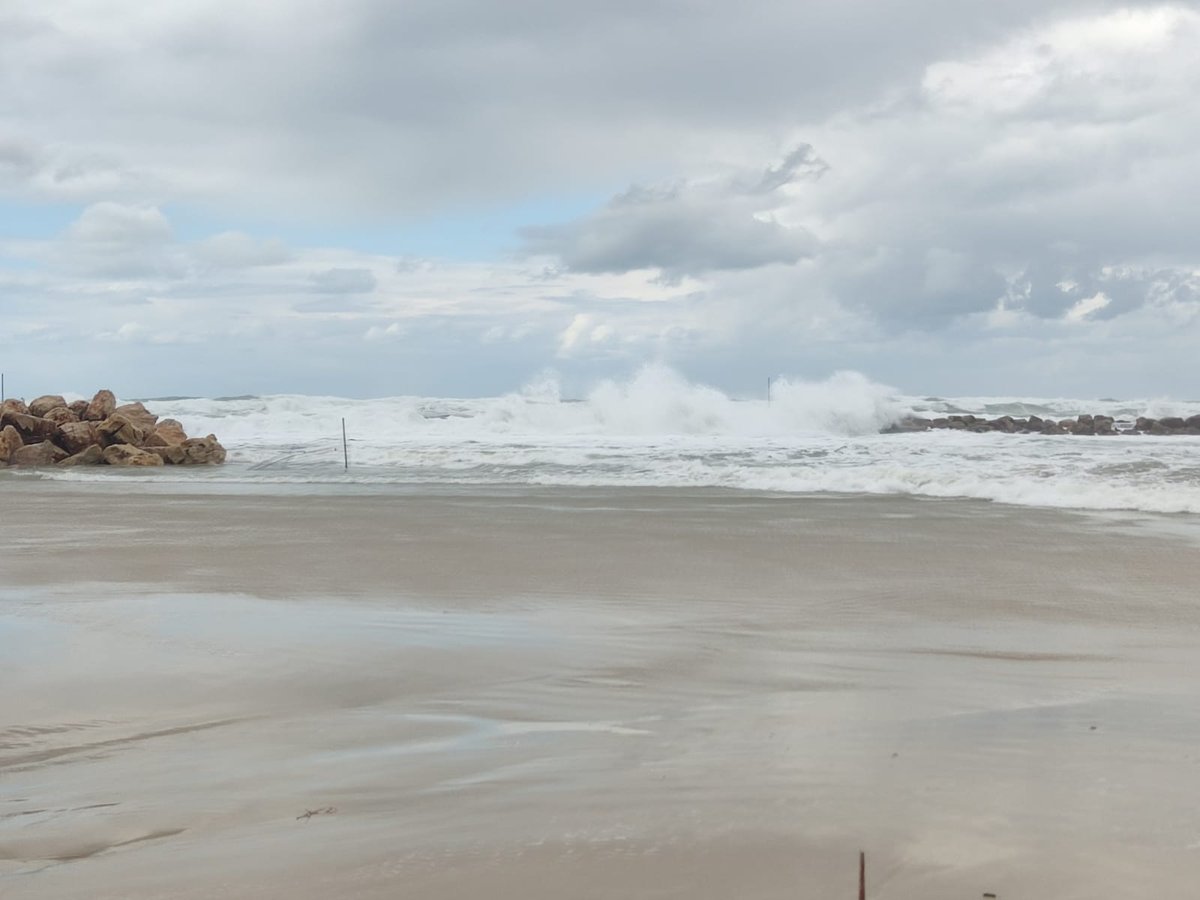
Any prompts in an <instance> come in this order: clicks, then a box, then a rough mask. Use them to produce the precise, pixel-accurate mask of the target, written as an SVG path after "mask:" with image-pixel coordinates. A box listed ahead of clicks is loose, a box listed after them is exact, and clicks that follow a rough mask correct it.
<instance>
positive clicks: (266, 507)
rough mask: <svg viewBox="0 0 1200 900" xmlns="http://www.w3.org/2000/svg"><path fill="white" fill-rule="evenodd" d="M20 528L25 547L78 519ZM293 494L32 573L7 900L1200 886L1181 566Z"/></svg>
mask: <svg viewBox="0 0 1200 900" xmlns="http://www.w3.org/2000/svg"><path fill="white" fill-rule="evenodd" d="M34 487H37V486H36V485H35V486H34ZM43 487H45V486H43ZM55 490H59V492H60V493H61V494H63V497H62V498H60V499H64V500H69V498H70V496H71V494H70V490H77V489H70V490H67V489H58V488H55ZM8 499H9V498H8V497H6V501H7V500H8ZM13 500H14V502H13V503H12V504H11V505H9V504H7V503H6V515H5V517H4V520H3V522H2V523H0V539H2V538H3V536H4V535H3V532H5V531H7V530H10V529H13V528H16V527H18V526H16V525H14V524H13V523H14V522H17V521H21V517H22V515H24V516H25V521H27V522H28V521H33V519H34V516H33V512H34V510H36V511H37V519H36V521H37V525H36V526H31V527H36V528H45V529H47V530H49V529H51V528H53V527H54V522H53V517H54V516H55V515H60V516H62V517H63V521H62V522H60V523H59V525H65V523H66V522H67V521H68V520H69V518H70V517H69V515H68V513H66V512H59V513H56V512H54V510H56V509H60V508H66V507H64V506H63V504H62V503H59V504H54V505H47V504H45V503H44V502H42V501H43V500H44V498H41V497H39V496H37V495H36V492H34V491H30V492H28V493H27V494H22V493H21V492H16V493H15V494H14V495H13ZM302 500H303V498H295V497H288V496H283V497H253V498H247V497H241V498H228V497H213V498H210V499H207V500H204V499H199V500H198V499H197V498H196V497H194V496H192V497H188V498H177V497H172V496H150V497H147V498H145V500H144V502H143V503H142V504H141V505H140V506H139V508H138V509H137V512H136V515H134V514H133V513H130V512H119V511H118V512H114V514H113V521H112V528H111V530H108V531H106V530H104V527H103V526H102V525H101V526H99V527H98V530H97V531H95V532H93V535H92V539H91V541H90V542H89V543H88V544H87V545H86V546H77V547H70V548H69V547H66V546H62V545H60V546H51V545H39V544H38V543H37V542H36V541H27V542H26V543H25V544H24V545H23V546H22V547H21V548H20V549H19V550H17V551H16V552H14V553H11V554H10V555H8V556H6V559H5V562H6V580H5V584H4V587H3V589H2V591H0V684H2V685H3V694H2V695H0V710H2V713H3V714H2V716H0V896H3V897H5V898H6V900H7V898H10V897H13V898H84V897H86V898H117V897H122V898H124V897H146V898H149V897H156V898H157V897H171V898H200V897H212V896H227V897H253V896H288V897H294V898H301V900H304V898H317V897H322V898H323V897H331V896H337V897H362V898H376V897H378V898H384V897H395V896H419V897H432V898H438V900H442V898H468V897H479V896H520V897H528V898H551V897H554V898H558V897H567V896H569V897H617V896H619V897H645V898H650V897H655V898H657V897H688V898H697V897H698V898H718V897H739V898H742V897H763V898H766V897H797V896H799V897H829V896H853V893H852V892H853V891H854V889H855V887H856V885H857V860H858V851H859V849H860V848H865V849H866V850H867V851H868V859H869V868H870V879H869V880H870V884H871V893H870V896H871V897H872V898H887V897H891V898H911V897H922V898H931V900H937V898H947V900H949V898H961V897H972V896H976V897H977V896H980V895H981V894H982V893H983V892H985V891H986V892H994V893H996V894H997V896H998V897H1001V898H1003V897H1019V896H1027V897H1028V896H1039V897H1041V896H1053V897H1057V898H1066V897H1080V898H1082V897H1089V898H1091V897H1096V896H1150V895H1153V894H1154V892H1155V891H1160V892H1163V893H1164V894H1165V892H1167V891H1175V892H1176V893H1178V892H1179V891H1180V890H1185V891H1186V889H1188V886H1189V885H1191V884H1192V883H1193V882H1194V879H1195V878H1196V876H1197V875H1200V824H1198V821H1197V819H1196V817H1195V814H1194V802H1193V801H1194V797H1195V795H1196V790H1197V788H1200V751H1198V750H1196V749H1195V748H1197V747H1200V716H1197V715H1196V713H1195V709H1196V697H1197V689H1198V688H1200V672H1197V670H1196V668H1195V666H1194V664H1193V660H1194V659H1195V655H1196V652H1197V650H1200V627H1198V626H1200V608H1198V607H1197V606H1196V605H1195V603H1194V594H1193V592H1192V589H1191V587H1190V585H1189V584H1188V583H1187V581H1188V579H1189V578H1190V576H1189V575H1188V574H1187V573H1188V571H1190V570H1189V569H1188V568H1187V567H1186V566H1185V565H1183V563H1184V561H1185V560H1188V559H1192V558H1193V555H1194V552H1195V550H1194V548H1193V547H1191V546H1190V545H1188V544H1186V543H1183V542H1181V541H1176V540H1174V539H1167V538H1164V537H1163V536H1155V535H1154V534H1148V533H1147V534H1140V535H1138V534H1129V533H1122V532H1118V531H1116V530H1115V529H1112V528H1110V527H1109V526H1107V525H1105V524H1104V523H1103V522H1096V521H1095V520H1088V519H1082V518H1079V517H1073V516H1065V515H1058V514H1052V513H1038V512H1031V511H1028V510H1023V511H1018V512H1017V513H1014V512H1013V511H1011V510H1005V509H1003V508H999V507H986V506H978V505H975V504H960V503H950V502H947V503H938V502H929V501H926V502H921V501H911V500H900V499H887V500H869V499H844V500H823V501H811V500H806V499H803V498H801V499H796V498H791V499H786V500H784V499H779V498H771V497H757V498H755V497H747V496H745V495H727V494H721V493H719V492H701V493H699V494H697V495H695V496H688V495H681V494H674V493H671V492H663V493H662V494H654V493H648V492H634V491H590V492H579V493H573V494H564V493H563V492H561V491H547V492H545V493H544V494H541V495H539V494H536V493H534V494H532V495H530V494H528V493H526V494H523V495H521V496H520V497H517V496H515V495H514V496H511V497H505V496H503V495H493V496H483V495H478V496H472V495H466V494H461V493H455V494H448V495H429V496H409V497H406V498H404V499H403V502H400V501H399V500H398V499H397V498H394V497H376V498H372V497H347V498H322V501H321V503H320V504H312V503H309V504H307V505H305V504H304V503H303V502H300V501H302ZM22 503H25V504H26V506H24V507H22ZM181 504H182V505H183V506H185V507H186V509H187V515H188V520H189V522H190V524H191V526H192V527H193V528H194V529H196V532H197V533H198V534H199V535H201V537H199V538H197V540H196V541H194V542H192V543H191V544H187V543H184V542H181V541H179V540H178V539H177V535H175V534H174V529H175V527H176V525H175V523H176V522H177V521H178V517H179V515H180V512H181ZM10 509H11V510H12V511H13V512H12V514H11V516H10V514H9V510H10ZM48 520H49V521H48ZM210 524H211V525H212V526H213V527H212V528H211V529H209V528H207V527H206V526H207V525H210ZM317 532H319V533H322V534H324V535H325V542H326V543H325V546H326V552H325V553H324V554H321V555H320V556H316V555H314V554H313V553H312V552H311V548H310V547H308V546H307V543H306V542H307V540H308V537H306V536H310V535H312V534H314V533H317ZM289 534H291V535H293V536H294V538H295V540H294V541H293V542H291V543H289V541H288V539H287V536H288V535H289ZM256 548H257V551H258V554H257V555H256V553H255V549H256ZM251 560H257V563H253V564H252V563H251ZM143 561H144V562H145V563H146V565H144V566H143V565H142V562H143ZM147 573H156V577H154V578H149V577H147ZM163 573H165V574H163ZM135 574H136V575H137V577H133V576H134V575H135Z"/></svg>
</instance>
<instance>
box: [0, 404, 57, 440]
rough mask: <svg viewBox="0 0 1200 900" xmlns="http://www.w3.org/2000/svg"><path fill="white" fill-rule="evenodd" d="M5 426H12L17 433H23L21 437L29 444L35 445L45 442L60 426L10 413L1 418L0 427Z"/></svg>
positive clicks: (36, 418)
mask: <svg viewBox="0 0 1200 900" xmlns="http://www.w3.org/2000/svg"><path fill="white" fill-rule="evenodd" d="M4 425H11V426H13V427H14V428H15V429H17V431H19V432H21V437H22V438H23V439H24V440H25V443H27V444H34V443H37V442H38V441H42V440H45V439H46V438H48V437H51V436H52V435H53V434H54V433H55V432H56V431H58V426H57V425H55V424H54V423H53V422H51V421H50V420H49V419H41V418H38V417H37V416H29V415H25V414H24V413H16V412H9V413H5V414H4V415H2V416H0V426H4Z"/></svg>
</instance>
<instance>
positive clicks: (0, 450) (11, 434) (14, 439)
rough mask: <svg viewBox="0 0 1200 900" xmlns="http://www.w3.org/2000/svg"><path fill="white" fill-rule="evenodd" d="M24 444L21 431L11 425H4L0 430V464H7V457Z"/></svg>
mask: <svg viewBox="0 0 1200 900" xmlns="http://www.w3.org/2000/svg"><path fill="white" fill-rule="evenodd" d="M24 446H25V442H24V441H23V440H21V433H20V432H19V431H17V429H15V428H13V427H12V426H11V425H5V426H4V429H3V430H0V466H7V465H8V460H9V458H10V457H11V456H12V455H13V454H14V453H16V452H17V450H19V449H20V448H21V447H24Z"/></svg>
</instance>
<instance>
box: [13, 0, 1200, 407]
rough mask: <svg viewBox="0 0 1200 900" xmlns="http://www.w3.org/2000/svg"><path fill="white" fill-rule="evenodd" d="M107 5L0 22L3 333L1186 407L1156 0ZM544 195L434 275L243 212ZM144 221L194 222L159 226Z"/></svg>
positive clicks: (1167, 10) (356, 210)
mask: <svg viewBox="0 0 1200 900" xmlns="http://www.w3.org/2000/svg"><path fill="white" fill-rule="evenodd" d="M142 10H144V5H142V4H137V5H135V4H134V3H132V2H127V0H115V2H114V3H112V4H108V5H107V6H106V8H105V9H104V10H100V9H98V8H92V7H89V6H87V5H82V4H81V5H79V6H77V7H75V8H73V9H72V14H71V15H69V16H65V15H55V14H52V11H51V10H50V7H48V6H47V5H45V4H41V3H35V2H33V0H13V2H11V3H8V4H6V5H5V7H4V9H3V10H0V201H3V200H7V201H10V202H16V203H19V204H21V206H22V208H28V207H29V206H31V205H32V206H36V205H37V204H52V203H54V204H64V203H68V204H76V205H78V206H79V208H80V209H81V212H80V213H79V215H78V216H76V218H75V220H74V222H73V224H71V225H70V226H69V227H67V228H65V229H63V230H62V231H61V232H60V233H59V234H57V235H56V236H54V237H51V238H45V237H44V236H43V237H36V238H35V237H32V236H31V235H29V234H26V233H23V232H22V230H21V227H20V224H19V223H14V222H8V223H5V222H4V221H3V220H2V219H0V224H3V225H4V231H3V233H0V288H3V290H4V298H5V299H0V304H3V306H2V307H0V313H3V315H4V319H5V324H6V325H8V326H9V327H8V332H7V333H8V334H10V335H12V334H18V333H19V334H22V335H26V336H28V335H40V336H41V338H39V339H45V340H50V339H51V338H52V336H53V335H56V334H58V335H62V334H64V333H65V331H66V330H67V329H65V328H64V323H65V322H68V321H70V320H71V317H72V316H76V315H77V314H78V310H79V309H80V307H81V306H82V305H83V304H85V303H87V304H90V307H89V309H90V310H91V311H92V313H94V314H95V315H96V316H97V322H96V324H95V325H94V326H93V327H92V328H91V331H92V332H93V333H99V334H103V335H106V336H107V337H106V340H120V341H124V342H126V343H128V344H139V343H140V344H149V343H151V341H152V338H153V341H155V342H157V343H159V344H162V343H170V342H171V341H177V342H179V343H181V344H184V343H188V344H191V343H199V344H201V345H204V346H207V347H210V348H211V347H213V346H216V345H217V342H219V341H225V342H228V341H230V339H231V335H233V336H234V337H236V338H237V339H238V340H241V339H243V338H244V339H245V340H248V341H251V340H258V341H262V342H264V346H265V345H266V344H269V343H270V342H272V341H274V342H277V345H278V346H279V347H281V348H282V347H284V346H285V345H287V344H288V343H289V342H291V343H292V344H294V345H303V346H304V347H305V348H306V349H305V351H304V353H303V354H293V355H295V356H303V357H304V358H305V359H307V360H313V359H324V360H327V361H328V364H329V365H330V366H331V367H333V368H336V367H337V365H338V363H339V361H347V360H353V361H359V360H361V359H362V358H363V356H362V355H363V354H364V353H366V354H368V355H369V354H376V356H375V357H374V358H376V359H377V360H378V361H379V365H380V366H383V365H384V361H385V360H386V359H388V358H390V357H388V356H387V354H389V353H395V352H397V351H399V350H400V349H402V348H409V349H412V348H414V347H415V346H416V342H418V341H424V342H429V341H431V340H432V341H434V342H435V344H436V341H437V340H438V339H439V338H438V335H441V336H442V338H444V339H445V340H446V341H447V342H448V343H447V344H446V346H445V352H442V353H439V352H438V350H437V347H436V346H429V345H428V344H423V345H422V348H421V350H422V354H426V356H423V357H422V358H428V359H430V360H432V363H431V364H433V365H436V364H437V360H439V359H445V358H446V356H447V354H449V353H450V352H451V350H450V348H454V349H453V352H455V353H458V352H464V353H466V354H467V356H469V357H470V360H471V366H472V367H473V371H474V372H475V373H476V379H475V383H476V385H477V387H476V388H475V390H476V391H477V392H484V393H486V392H489V391H490V390H492V389H493V388H494V387H496V385H495V380H496V378H495V377H494V373H495V372H500V371H504V372H510V373H511V372H513V371H515V370H514V369H513V367H514V366H515V365H516V364H517V363H516V362H515V361H517V360H521V361H523V363H524V364H525V365H527V366H528V367H529V368H530V369H535V368H537V367H538V365H540V364H541V363H544V362H554V363H555V364H556V365H562V366H578V367H579V368H580V370H581V371H582V370H588V371H592V370H594V369H596V368H597V367H603V366H617V365H623V364H632V363H634V362H636V361H640V360H642V359H646V358H666V359H668V360H670V361H673V362H676V363H677V364H679V365H681V366H683V367H684V368H686V369H690V370H692V371H695V372H698V373H704V374H711V377H714V380H718V381H722V382H723V383H734V384H737V383H743V382H744V383H751V382H752V381H753V380H757V378H758V374H759V373H760V371H761V370H762V369H763V368H764V367H769V368H772V369H776V370H796V369H798V368H800V369H803V368H805V367H812V368H816V369H821V368H828V367H837V366H839V365H859V366H862V367H863V368H866V369H867V370H869V371H872V372H879V374H880V376H881V377H886V378H887V379H888V380H890V381H892V382H894V383H898V384H901V385H904V386H910V387H913V388H914V389H915V388H916V387H917V386H918V385H925V384H930V382H935V381H938V380H941V381H952V382H958V383H969V384H971V385H972V386H973V389H976V390H980V389H982V390H987V389H991V390H1006V389H1007V388H1008V386H1009V384H1010V383H1012V382H1014V381H1017V382H1021V383H1023V384H1025V385H1027V386H1028V388H1027V389H1030V390H1038V389H1039V385H1044V384H1050V383H1052V384H1054V385H1055V386H1056V387H1061V386H1065V385H1075V387H1074V389H1075V390H1077V391H1078V390H1086V389H1088V386H1089V385H1096V387H1095V390H1096V391H1097V392H1112V391H1114V390H1120V385H1119V384H1113V383H1112V381H1114V380H1117V379H1119V378H1125V379H1126V382H1125V383H1127V384H1129V385H1131V388H1130V389H1133V387H1132V385H1133V384H1134V383H1137V384H1139V385H1142V386H1143V387H1142V388H1139V389H1145V388H1147V387H1148V388H1153V386H1154V385H1155V384H1161V385H1162V390H1173V391H1177V392H1183V393H1193V394H1200V375H1198V374H1195V372H1194V369H1193V367H1190V366H1189V365H1188V363H1189V362H1190V351H1188V350H1187V349H1186V348H1187V347H1188V346H1189V343H1194V341H1196V340H1198V339H1200V276H1198V275H1197V273H1198V272H1200V259H1198V258H1197V256H1198V255H1200V254H1198V253H1197V251H1196V249H1195V245H1194V240H1193V237H1192V236H1193V235H1194V234H1195V233H1196V231H1197V227H1198V226H1200V158H1198V156H1200V153H1198V151H1197V149H1196V148H1197V147H1200V105H1198V104H1197V103H1196V102H1195V86H1196V85H1197V84H1200V61H1198V60H1200V57H1198V56H1197V54H1196V53H1195V48H1196V47H1197V46H1200V13H1198V12H1197V10H1196V9H1195V7H1194V6H1193V5H1191V4H1180V3H1110V2H1090V0H1057V2H1052V3H1049V4H1047V3H1045V2H1032V0H1013V2H1008V3H1002V4H1001V3H990V2H989V3H984V2H947V0H908V2H886V0H874V2H868V0H850V2H847V0H812V2H806V3H796V2H784V0H755V2H752V3H749V4H742V5H737V4H729V3H727V2H719V0H700V2H696V3H691V4H686V5H680V4H677V3H673V2H667V0H661V2H659V0H650V2H643V3H637V4H632V3H621V2H618V3H613V2H608V0H604V2H601V0H584V2H579V3H571V4H563V3H557V2H550V0H522V2H519V3H513V4H495V3H494V2H491V0H448V2H447V0H442V2H436V3H435V2H433V0H418V2H409V3H404V4H396V3H391V2H384V0H348V2H346V3H343V4H338V5H337V7H336V11H335V10H334V9H333V8H331V7H328V6H327V5H322V4H316V3H310V2H307V0H291V2H278V3H268V4H260V5H257V6H254V7H247V6H246V5H245V4H236V5H235V4H233V3H232V2H227V0H180V2H178V3H173V4H171V5H169V6H168V7H164V8H163V9H162V10H160V11H159V12H158V13H156V14H155V15H153V16H148V15H142V14H141V11H142ZM563 192H569V193H571V194H573V195H578V194H579V193H581V192H582V193H585V194H592V195H595V196H601V197H603V196H608V197H610V198H611V199H609V200H608V201H607V202H601V203H599V204H597V205H596V207H595V208H593V209H591V210H590V211H585V212H583V213H581V214H579V215H575V216H573V217H566V218H564V220H562V221H540V222H530V223H528V225H527V227H525V228H524V229H522V230H521V231H520V232H519V234H517V235H514V242H515V244H516V249H517V259H516V260H515V261H514V260H497V259H491V260H478V261H472V262H462V263H460V264H458V265H457V266H456V267H455V266H449V265H447V264H445V263H444V262H431V261H427V260H420V259H413V258H412V255H411V253H410V251H409V249H408V248H406V247H402V246H397V247H396V248H395V250H394V252H393V253H390V254H387V253H384V254H380V253H378V252H377V251H374V250H373V251H372V252H364V251H361V250H358V249H356V248H355V247H353V246H349V247H336V246H334V247H325V248H320V247H296V246H290V245H289V243H288V242H285V241H283V240H280V239H279V238H277V237H274V236H272V235H270V234H254V233H249V231H252V229H248V228H247V227H246V226H244V225H243V224H242V220H243V219H245V218H247V217H248V218H254V217H255V216H265V217H266V218H268V219H271V220H274V221H290V220H295V221H299V222H305V223H309V224H310V225H311V224H313V223H317V224H320V223H322V222H334V223H343V224H344V223H356V224H359V225H363V227H366V228H369V227H370V226H371V224H372V223H380V222H397V221H406V222H419V221H420V220H421V217H423V216H427V215H431V214H434V213H439V214H443V215H446V214H451V213H453V214H457V215H460V216H462V219H463V222H464V225H463V227H464V230H466V229H468V228H469V225H468V224H466V223H467V222H469V216H470V213H471V210H472V209H475V208H479V207H481V206H486V205H488V204H496V203H506V202H514V201H517V200H520V199H522V198H528V197H536V198H550V199H551V200H552V199H553V198H554V197H556V196H557V195H558V194H560V193H563ZM172 205H185V206H191V207H194V208H202V209H204V210H206V211H207V215H208V216H209V218H212V219H215V220H217V221H219V222H221V223H222V225H221V226H220V230H219V231H217V233H214V234H210V235H207V236H203V237H200V238H198V239H194V240H193V239H191V238H187V239H184V238H182V237H180V236H179V235H178V234H177V233H176V229H175V228H174V227H173V226H172V221H171V219H172V216H170V215H168V214H167V213H164V212H163V211H164V210H168V211H169V210H170V209H171V207H172ZM364 223H365V224H364ZM314 295H316V296H315V297H314ZM214 310H221V311H222V316H223V318H222V319H221V322H220V326H219V327H217V326H214V325H213V324H212V323H211V320H210V317H211V316H212V314H213V311H214ZM101 314H104V316H103V317H104V318H107V319H110V320H113V319H116V320H118V321H115V322H112V323H111V324H110V325H109V326H102V325H100V324H99V317H101ZM422 322H424V323H425V324H424V325H422V324H421V323H422ZM435 323H438V324H437V325H436V327H435ZM126 326H128V327H126ZM122 329H124V330H122ZM230 329H236V330H237V332H236V334H234V332H233V331H231V330H230ZM451 333H452V334H453V339H452V340H451V339H450V338H449V337H447V335H449V334H451ZM2 340H4V339H2V338H0V341H2ZM206 342H207V343H206ZM1148 344H1150V345H1153V346H1154V347H1155V352H1153V353H1143V354H1142V355H1141V357H1140V360H1139V356H1138V353H1137V352H1136V350H1135V348H1136V347H1137V346H1142V347H1144V346H1146V345H1148ZM364 347H366V348H367V349H364ZM464 348H466V349H464ZM517 348H519V349H517ZM968 348H969V349H968ZM279 355H280V357H281V358H286V357H287V354H286V353H285V352H283V351H282V350H280V353H279ZM1018 357H1019V358H1023V359H1025V360H1031V359H1032V360H1036V361H1035V362H1030V363H1028V364H1027V365H1026V366H1025V369H1026V370H1027V372H1026V374H1022V370H1021V369H1020V367H1018V366H1016V365H1015V364H1013V360H1014V359H1015V358H1018ZM183 358H186V357H181V359H183ZM195 359H196V360H198V361H199V360H200V359H201V355H200V354H199V352H197V355H196V357H195ZM489 360H492V361H493V362H494V368H492V369H489V365H491V364H490V363H489ZM939 360H944V362H942V361H939ZM1045 360H1053V363H1052V364H1051V363H1047V362H1045ZM197 364H198V365H199V363H197ZM284 370H285V371H286V367H285V369H284ZM1189 373H1190V374H1189ZM718 376H719V377H718ZM514 377H515V376H514ZM1022 379H1023V380H1022ZM347 383H348V384H350V383H351V382H347ZM1102 384H1103V387H1101V386H1100V385H1102ZM508 386H511V384H507V383H506V384H503V385H500V387H508ZM351 389H352V388H347V390H351ZM353 390H357V391H358V392H363V391H367V392H370V388H366V387H358V388H353ZM942 390H944V391H947V392H949V391H950V390H952V388H951V387H949V386H947V387H943V388H942ZM1045 390H1047V392H1052V391H1049V390H1048V389H1045Z"/></svg>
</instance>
